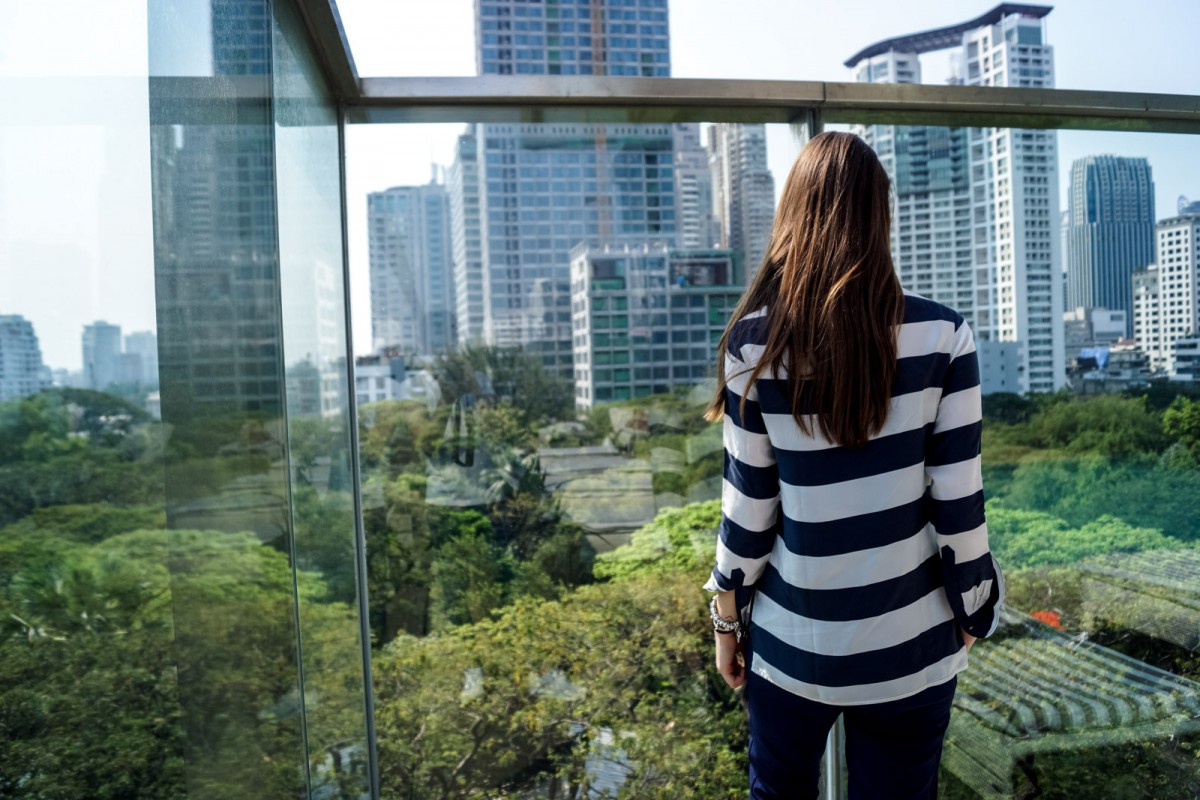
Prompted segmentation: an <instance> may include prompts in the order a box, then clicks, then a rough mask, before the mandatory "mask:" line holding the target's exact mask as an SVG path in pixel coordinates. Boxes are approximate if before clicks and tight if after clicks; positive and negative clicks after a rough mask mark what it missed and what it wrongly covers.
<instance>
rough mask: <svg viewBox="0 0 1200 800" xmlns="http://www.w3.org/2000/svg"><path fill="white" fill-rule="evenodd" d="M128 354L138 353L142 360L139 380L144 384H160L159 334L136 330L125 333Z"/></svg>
mask: <svg viewBox="0 0 1200 800" xmlns="http://www.w3.org/2000/svg"><path fill="white" fill-rule="evenodd" d="M125 352H126V354H132V355H136V356H137V357H138V359H139V361H140V375H139V377H138V379H137V380H138V382H139V383H141V384H142V385H143V386H156V385H157V384H158V336H156V335H155V334H154V333H153V332H152V331H135V332H134V333H127V334H125Z"/></svg>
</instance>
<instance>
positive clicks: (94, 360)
mask: <svg viewBox="0 0 1200 800" xmlns="http://www.w3.org/2000/svg"><path fill="white" fill-rule="evenodd" d="M82 344H83V381H84V386H86V387H87V388H89V389H95V390H97V391H104V390H105V389H107V388H108V387H109V386H112V385H113V384H115V383H120V382H121V378H122V370H121V326H120V325H109V324H108V323H107V322H103V321H101V322H93V323H92V324H91V325H84V326H83V341H82Z"/></svg>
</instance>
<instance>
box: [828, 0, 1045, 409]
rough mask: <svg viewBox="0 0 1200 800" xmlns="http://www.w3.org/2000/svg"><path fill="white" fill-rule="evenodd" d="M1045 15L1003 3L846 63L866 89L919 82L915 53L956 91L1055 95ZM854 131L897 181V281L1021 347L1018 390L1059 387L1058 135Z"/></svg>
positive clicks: (1040, 9) (978, 331)
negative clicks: (941, 60)
mask: <svg viewBox="0 0 1200 800" xmlns="http://www.w3.org/2000/svg"><path fill="white" fill-rule="evenodd" d="M1050 10H1051V9H1050V8H1049V7H1047V6H1030V5H1015V4H1002V5H999V6H997V7H996V8H994V9H992V10H991V11H989V12H988V13H986V14H984V15H983V16H980V17H978V18H976V19H973V20H970V21H968V22H964V23H961V24H959V25H953V26H950V27H947V28H941V29H938V30H933V31H924V32H922V33H917V34H912V35H910V36H902V37H897V38H894V39H888V40H885V41H883V42H879V43H877V44H874V45H871V46H870V47H868V48H866V49H864V50H863V51H861V52H860V53H858V54H856V55H855V56H853V57H852V58H851V59H849V60H848V61H847V62H846V66H848V67H851V68H852V69H854V70H855V76H856V78H857V79H858V80H859V81H865V82H899V83H907V82H917V81H919V80H920V64H919V63H918V56H919V55H920V54H921V53H928V52H934V51H941V50H949V51H952V56H953V59H952V61H953V63H954V64H955V69H956V71H955V74H954V76H953V77H952V79H951V80H952V82H954V83H960V84H965V85H971V86H1007V87H1031V88H1048V87H1052V86H1053V85H1054V59H1053V48H1051V47H1050V46H1049V45H1048V44H1046V37H1045V24H1044V22H1043V19H1044V18H1045V16H1046V15H1047V14H1048V13H1049V12H1050ZM859 133H860V134H861V135H863V136H864V138H866V139H867V140H868V141H869V142H870V143H871V144H872V146H874V147H875V148H876V150H877V151H878V152H879V153H880V157H881V158H882V159H883V161H884V165H885V166H886V167H887V168H888V169H889V171H890V173H891V175H892V178H893V180H894V181H895V184H896V211H895V222H894V225H893V241H892V246H893V256H894V258H895V260H896V266H897V270H898V271H899V273H900V278H901V282H902V283H904V285H905V287H906V288H909V289H911V290H913V291H916V292H919V293H921V294H925V295H927V296H929V297H931V298H932V299H935V300H938V301H939V302H944V303H946V304H948V305H951V306H953V307H954V308H956V309H957V310H958V311H959V312H960V313H962V314H963V316H964V317H966V318H967V320H968V321H969V322H970V323H971V325H972V328H973V329H974V331H975V336H976V338H977V339H980V340H985V341H991V342H996V343H998V344H999V345H1001V346H1004V345H1006V343H1011V347H1015V348H1017V351H1018V369H1019V377H1018V381H1017V387H1018V388H1019V389H1020V390H1021V391H1035V392H1046V391H1053V390H1055V389H1057V388H1059V387H1061V386H1062V385H1063V383H1064V382H1065V380H1066V374H1065V364H1064V342H1063V326H1062V320H1061V315H1060V309H1061V308H1062V307H1063V296H1062V292H1063V286H1062V280H1061V258H1062V252H1061V248H1060V247H1059V246H1058V243H1057V236H1058V233H1059V229H1060V224H1061V222H1060V220H1061V218H1060V216H1059V210H1058V206H1059V202H1058V154H1057V136H1056V134H1055V133H1054V132H1053V131H1040V130H1038V131H1034V130H1019V129H1010V128H932V127H924V126H922V127H902V126H888V125H875V126H867V127H863V128H861V129H860V130H859ZM981 352H982V350H981ZM981 367H982V368H983V369H985V370H986V368H987V365H986V364H981Z"/></svg>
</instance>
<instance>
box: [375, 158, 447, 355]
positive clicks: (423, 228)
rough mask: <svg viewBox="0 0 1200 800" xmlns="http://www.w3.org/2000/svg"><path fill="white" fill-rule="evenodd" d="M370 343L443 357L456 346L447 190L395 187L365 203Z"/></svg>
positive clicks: (435, 186) (437, 186)
mask: <svg viewBox="0 0 1200 800" xmlns="http://www.w3.org/2000/svg"><path fill="white" fill-rule="evenodd" d="M367 225H368V229H367V230H368V240H369V242H370V274H371V341H372V347H373V348H374V349H375V350H376V351H378V350H381V349H383V348H395V349H398V350H401V351H404V352H408V353H414V354H418V355H433V354H437V353H443V352H445V351H446V350H448V349H450V348H451V347H452V346H454V344H455V343H456V337H455V333H454V309H455V306H454V283H453V281H454V276H453V271H452V267H451V239H450V196H449V194H448V193H447V191H446V187H445V186H444V185H442V184H439V183H434V182H431V183H429V184H426V185H425V186H396V187H393V188H391V189H388V190H386V191H382V192H373V193H371V194H370V195H369V196H368V198H367Z"/></svg>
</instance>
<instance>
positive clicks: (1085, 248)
mask: <svg viewBox="0 0 1200 800" xmlns="http://www.w3.org/2000/svg"><path fill="white" fill-rule="evenodd" d="M855 130H856V131H857V132H859V133H861V134H862V135H863V136H864V137H865V138H867V139H868V140H869V141H871V142H872V143H873V144H874V146H875V147H876V148H877V149H878V150H879V152H880V156H881V158H882V159H883V160H884V162H885V164H886V165H887V166H888V167H889V170H891V171H892V172H893V175H894V176H895V192H894V194H895V205H894V209H895V211H894V222H893V230H892V234H893V256H894V259H895V262H896V267H897V270H898V272H899V274H900V276H901V279H902V281H903V282H904V283H905V284H906V286H908V287H909V288H911V289H913V290H915V291H918V292H920V293H921V294H924V295H926V296H929V297H932V298H934V299H937V300H940V301H942V302H944V303H947V304H949V305H951V306H953V307H954V308H956V309H958V310H959V311H960V312H961V313H962V314H963V315H964V317H966V318H967V319H968V320H969V321H970V322H971V325H972V328H973V330H974V331H975V335H976V337H977V338H976V341H977V349H978V353H979V359H980V369H981V382H982V389H983V393H984V398H983V410H984V423H983V467H984V488H985V493H986V496H987V517H988V527H989V535H990V540H991V547H992V550H993V552H994V553H995V555H996V558H997V559H998V560H999V562H1000V563H1001V564H1002V565H1003V567H1004V568H1005V571H1006V577H1007V584H1008V587H1007V588H1008V608H1007V610H1006V612H1005V616H1004V621H1003V624H1002V625H1001V628H1000V630H999V631H998V632H997V634H996V635H995V636H994V637H993V638H992V639H989V640H988V641H986V642H982V643H980V644H979V645H978V647H977V648H975V649H973V650H972V652H971V664H970V667H969V668H968V669H967V670H966V671H965V672H963V673H961V674H960V676H959V689H958V694H957V696H956V700H955V710H954V713H953V715H952V718H951V725H950V731H949V733H948V736H947V739H946V746H945V750H944V754H943V759H942V784H943V787H944V792H945V794H946V796H948V797H976V796H983V797H991V796H1001V797H1024V796H1027V795H1029V794H1031V793H1033V794H1046V795H1057V794H1061V795H1064V796H1066V795H1077V794H1088V795H1096V796H1118V795H1120V794H1121V793H1132V794H1133V795H1134V796H1139V795H1140V796H1155V797H1186V796H1187V794H1188V792H1190V791H1191V790H1190V788H1189V787H1190V786H1191V785H1192V784H1193V783H1194V782H1195V781H1196V780H1197V778H1198V777H1200V770H1197V768H1196V766H1195V765H1194V763H1193V761H1192V760H1190V756H1188V755H1185V754H1189V753H1190V752H1191V751H1192V750H1193V749H1194V748H1195V747H1196V746H1197V744H1198V743H1200V739H1198V738H1197V733H1196V731H1197V730H1198V728H1200V705H1197V703H1196V701H1195V700H1194V699H1192V698H1193V697H1195V691H1196V688H1197V687H1198V686H1200V684H1198V683H1197V679H1198V678H1200V671H1197V669H1196V668H1195V664H1196V662H1195V658H1194V653H1195V649H1196V645H1197V643H1196V642H1195V641H1194V638H1193V637H1191V635H1190V634H1188V635H1184V634H1182V629H1180V628H1177V627H1176V624H1177V623H1176V621H1177V620H1179V619H1181V618H1182V617H1181V616H1180V615H1181V614H1182V615H1184V616H1186V617H1187V618H1188V619H1189V620H1190V619H1192V618H1193V617H1194V615H1195V601H1194V592H1193V591H1192V590H1191V589H1189V588H1187V584H1188V582H1189V580H1190V579H1189V577H1188V576H1189V575H1190V574H1191V573H1190V572H1189V571H1190V570H1192V569H1194V567H1195V564H1194V562H1195V560H1196V559H1195V558H1194V556H1195V554H1196V550H1195V545H1196V542H1197V540H1198V538H1200V530H1198V529H1197V527H1196V525H1195V520H1194V516H1195V515H1194V513H1193V505H1194V503H1193V502H1192V501H1191V499H1190V498H1191V496H1192V494H1193V493H1194V492H1195V490H1196V488H1200V472H1198V471H1197V470H1196V464H1197V462H1196V460H1195V453H1194V452H1193V451H1194V438H1195V437H1193V436H1192V435H1191V434H1189V433H1187V428H1186V425H1187V423H1186V422H1185V421H1186V420H1188V419H1190V416H1189V415H1191V414H1192V412H1193V411H1194V408H1195V407H1196V403H1195V398H1196V397H1197V394H1198V393H1197V389H1196V387H1197V384H1196V383H1195V382H1194V381H1192V379H1191V377H1190V372H1189V369H1188V367H1187V365H1188V364H1189V363H1190V362H1189V361H1188V359H1187V357H1186V352H1184V351H1183V349H1184V348H1186V344H1187V342H1188V341H1189V339H1188V336H1187V333H1189V332H1190V330H1191V326H1192V325H1193V324H1194V323H1193V321H1192V319H1190V318H1189V319H1188V322H1187V323H1185V324H1184V325H1182V326H1181V325H1179V323H1178V319H1179V318H1180V316H1183V315H1185V314H1187V313H1194V310H1185V309H1184V308H1183V305H1182V304H1186V302H1187V301H1183V300H1181V294H1180V292H1179V281H1180V280H1181V279H1182V275H1184V274H1187V275H1189V276H1190V275H1192V274H1193V273H1194V271H1195V268H1196V261H1195V259H1194V256H1193V255H1192V254H1193V253H1194V252H1195V247H1196V245H1195V241H1200V216H1195V215H1194V212H1195V211H1197V210H1200V209H1197V208H1196V207H1195V206H1191V205H1190V204H1188V203H1187V201H1186V200H1183V199H1177V198H1178V197H1179V195H1180V193H1181V192H1183V191H1186V190H1187V186H1188V185H1190V184H1191V183H1192V182H1194V177H1193V176H1189V175H1188V174H1187V173H1184V174H1182V175H1180V174H1178V173H1177V172H1176V171H1175V168H1174V166H1173V165H1174V163H1175V162H1176V161H1177V160H1181V159H1183V158H1185V155H1184V154H1185V153H1188V152H1194V149H1195V147H1196V139H1195V138H1194V137H1183V136H1167V135H1149V134H1111V133H1110V134H1101V133H1093V132H1078V131H1063V132H1054V131H1032V130H1020V129H985V130H979V129H970V128H960V129H946V128H932V127H899V126H880V125H873V126H861V127H857V128H855ZM1188 279H1189V280H1190V279H1191V278H1190V277H1189V278H1188ZM1173 322H1174V325H1173ZM1173 328H1174V329H1173ZM1182 328H1187V330H1186V331H1185V330H1183V329H1182ZM1060 365H1061V366H1060ZM1151 497H1153V498H1154V499H1153V500H1151V499H1150V498H1151ZM1184 609H1187V610H1186V611H1185V610H1184ZM1189 624H1190V623H1189Z"/></svg>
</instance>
